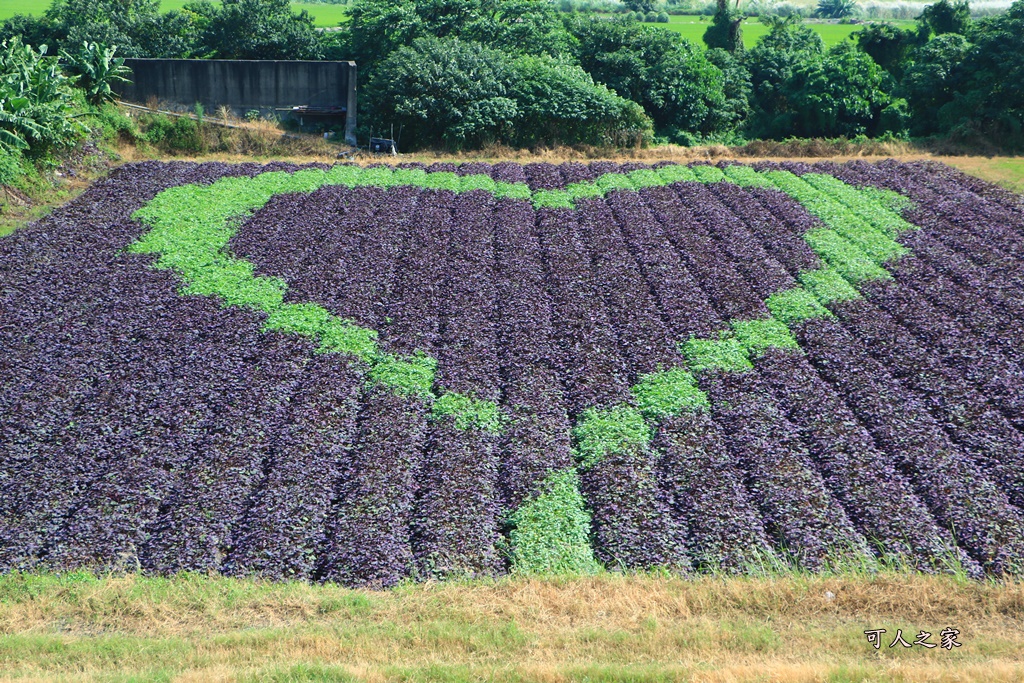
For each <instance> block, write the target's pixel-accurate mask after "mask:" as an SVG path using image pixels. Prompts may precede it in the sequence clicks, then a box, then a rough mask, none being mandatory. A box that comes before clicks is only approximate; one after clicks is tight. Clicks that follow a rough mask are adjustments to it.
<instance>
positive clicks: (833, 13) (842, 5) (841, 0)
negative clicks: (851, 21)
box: [814, 0, 857, 19]
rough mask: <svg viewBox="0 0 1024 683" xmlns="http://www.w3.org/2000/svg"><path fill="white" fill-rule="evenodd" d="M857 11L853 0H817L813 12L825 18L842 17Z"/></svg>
mask: <svg viewBox="0 0 1024 683" xmlns="http://www.w3.org/2000/svg"><path fill="white" fill-rule="evenodd" d="M856 11H857V3H856V2H854V0H818V7H817V8H816V9H815V11H814V14H815V15H816V16H819V17H823V18H825V19H844V18H846V17H849V16H852V15H853V13H854V12H856Z"/></svg>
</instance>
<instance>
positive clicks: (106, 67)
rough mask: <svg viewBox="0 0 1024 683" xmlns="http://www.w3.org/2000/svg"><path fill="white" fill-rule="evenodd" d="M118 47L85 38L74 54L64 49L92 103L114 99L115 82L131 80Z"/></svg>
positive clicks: (64, 55) (129, 71)
mask: <svg viewBox="0 0 1024 683" xmlns="http://www.w3.org/2000/svg"><path fill="white" fill-rule="evenodd" d="M116 53H117V46H116V45H112V46H110V47H107V46H105V45H101V44H99V43H94V42H90V41H86V42H85V43H83V44H82V46H81V48H80V49H79V50H78V52H77V53H75V54H70V53H68V52H61V57H62V58H63V59H64V61H65V63H66V64H67V67H68V70H69V71H70V72H71V73H72V74H74V75H76V76H77V77H78V79H79V80H78V85H79V87H81V88H82V89H83V90H84V91H85V98H86V99H87V100H88V101H89V103H90V104H102V103H103V102H109V101H112V100H113V99H114V98H115V97H116V95H115V93H114V91H113V88H112V86H113V85H114V84H115V83H128V82H130V81H129V80H128V78H127V76H128V74H129V73H131V69H129V68H128V67H126V66H125V65H124V58H123V57H116V56H115V54H116Z"/></svg>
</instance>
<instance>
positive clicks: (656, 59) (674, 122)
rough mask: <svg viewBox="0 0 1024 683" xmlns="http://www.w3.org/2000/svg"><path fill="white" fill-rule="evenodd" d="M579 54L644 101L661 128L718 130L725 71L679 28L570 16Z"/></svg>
mask: <svg viewBox="0 0 1024 683" xmlns="http://www.w3.org/2000/svg"><path fill="white" fill-rule="evenodd" d="M567 25H568V27H569V30H570V32H571V33H572V34H573V36H574V37H575V38H576V40H577V41H578V43H577V48H576V56H577V59H578V60H579V63H580V66H582V67H583V68H584V69H585V70H586V71H587V73H589V74H590V75H591V76H593V78H594V80H595V81H597V82H598V83H604V84H605V85H607V86H608V87H609V88H611V89H612V90H613V91H615V92H616V93H618V94H619V95H621V96H622V97H625V98H627V99H630V100H633V101H634V102H636V103H638V104H640V105H641V106H642V107H643V108H644V111H645V112H647V115H648V116H650V117H651V119H652V120H653V121H654V126H655V128H656V129H657V130H659V131H668V130H674V131H686V132H689V133H691V134H693V135H696V136H697V137H701V136H703V135H707V134H711V133H715V132H718V128H717V126H718V124H719V121H720V120H719V119H718V118H717V117H716V115H715V110H716V109H718V108H719V107H721V106H722V104H723V102H724V100H725V95H724V93H723V89H722V88H723V82H722V72H721V71H719V70H718V69H717V68H715V67H714V65H712V64H711V63H710V62H709V61H708V59H707V56H706V55H705V54H704V51H703V50H700V49H698V48H697V47H696V46H695V45H694V44H693V43H691V42H689V41H687V40H684V39H683V38H682V37H680V36H679V34H677V33H674V32H672V31H666V30H664V29H661V28H654V27H652V26H642V25H637V24H629V23H625V22H621V21H606V20H602V19H578V18H574V20H571V21H567Z"/></svg>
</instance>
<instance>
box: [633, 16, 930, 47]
mask: <svg viewBox="0 0 1024 683" xmlns="http://www.w3.org/2000/svg"><path fill="white" fill-rule="evenodd" d="M702 19H703V21H701V20H702ZM891 23H893V24H896V25H897V26H900V27H901V28H907V27H909V26H913V25H914V22H913V21H893V22H891ZM709 24H710V17H694V16H671V17H669V23H668V24H667V25H666V24H651V26H661V27H664V28H667V29H669V30H670V31H675V32H676V33H678V34H680V35H681V36H683V37H684V38H686V39H687V40H692V41H693V42H695V43H697V44H698V45H702V44H703V41H702V38H703V37H704V31H706V30H707V28H708V26H709ZM807 25H808V26H810V27H811V29H812V30H813V31H815V32H816V33H817V34H818V35H820V36H821V39H822V40H824V41H825V45H827V46H829V47H831V46H833V45H837V44H838V43H841V42H843V41H844V40H846V38H847V37H849V36H850V34H852V33H853V32H855V31H858V30H860V29H861V28H863V24H819V23H809V24H807ZM766 33H768V27H767V26H765V25H764V24H762V23H761V22H759V21H758V20H757V19H748V20H746V21H744V22H743V44H744V45H746V46H747V47H753V46H754V43H756V42H757V39H758V38H760V37H761V36H763V35H765V34H766Z"/></svg>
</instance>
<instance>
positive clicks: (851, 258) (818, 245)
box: [804, 228, 892, 284]
mask: <svg viewBox="0 0 1024 683" xmlns="http://www.w3.org/2000/svg"><path fill="white" fill-rule="evenodd" d="M804 240H805V241H806V242H807V244H809V245H810V247H811V249H812V250H813V251H814V253H815V254H817V255H818V256H820V257H821V258H822V259H823V260H825V261H826V262H827V263H828V265H829V266H831V267H832V268H834V269H835V270H836V271H837V272H838V273H839V274H841V275H842V276H843V277H845V278H846V279H847V280H849V281H850V282H851V283H853V284H861V283H863V282H865V281H867V280H887V279H890V278H892V275H890V274H889V271H887V270H886V269H885V268H883V267H882V266H880V265H878V263H876V262H875V261H873V260H872V259H871V258H870V257H869V256H868V255H867V254H865V253H864V252H863V251H861V250H860V249H858V248H857V246H856V245H855V244H852V243H851V242H849V241H848V240H846V239H844V238H843V237H842V236H841V235H840V234H839V233H837V232H836V231H835V230H829V229H828V228H819V229H817V230H811V231H810V232H808V233H807V234H806V235H804Z"/></svg>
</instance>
